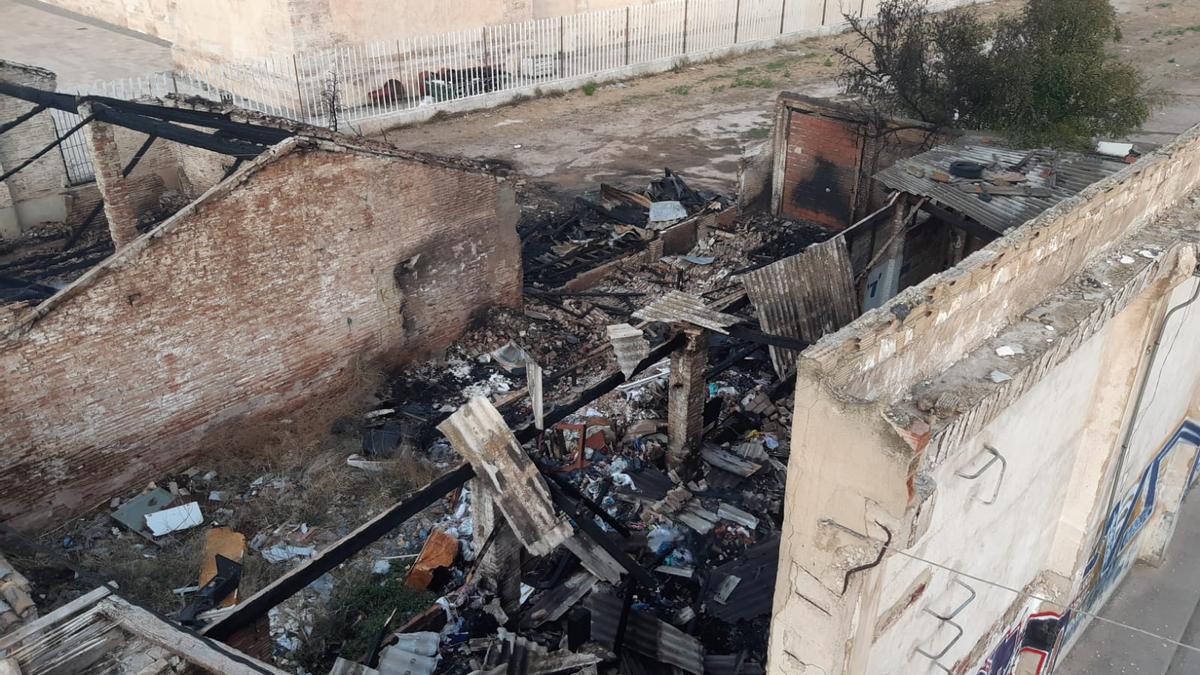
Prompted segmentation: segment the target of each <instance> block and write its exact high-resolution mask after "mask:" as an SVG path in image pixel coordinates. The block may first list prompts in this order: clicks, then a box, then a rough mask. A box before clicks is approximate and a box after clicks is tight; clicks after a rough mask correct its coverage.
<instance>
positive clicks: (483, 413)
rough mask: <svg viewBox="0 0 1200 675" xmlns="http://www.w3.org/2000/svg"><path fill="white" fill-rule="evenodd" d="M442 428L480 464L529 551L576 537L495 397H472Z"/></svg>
mask: <svg viewBox="0 0 1200 675" xmlns="http://www.w3.org/2000/svg"><path fill="white" fill-rule="evenodd" d="M437 428H438V431H441V432H442V434H443V435H445V436H446V438H447V439H449V441H450V444H451V445H452V446H454V449H455V450H457V451H458V452H459V454H461V455H462V456H463V457H465V458H466V459H467V461H468V462H470V463H471V465H472V466H473V467H475V475H476V476H477V477H478V479H479V480H480V481H482V482H484V483H485V484H486V485H487V486H488V491H489V492H491V493H492V497H493V499H494V500H495V504H496V507H497V508H498V509H499V510H500V512H501V513H503V514H504V519H505V520H506V521H507V522H508V524H509V526H510V527H512V530H513V533H514V534H516V536H517V539H519V540H520V541H521V545H522V546H524V547H525V550H526V551H529V553H530V554H532V555H546V554H547V553H550V552H551V551H553V550H554V549H555V548H556V547H557V546H558V545H559V544H561V543H563V542H564V541H566V539H567V538H568V537H570V536H571V533H572V529H571V525H570V523H567V522H566V521H565V520H564V519H562V518H560V517H559V516H558V515H557V514H556V513H555V512H554V504H553V503H551V501H550V490H549V488H547V487H546V482H545V479H543V478H542V476H541V473H540V472H539V471H538V467H537V465H536V464H534V463H533V460H532V459H530V458H529V455H527V454H526V453H525V449H524V448H522V447H521V442H520V441H518V440H517V437H516V436H514V435H513V433H512V431H511V430H510V429H509V428H508V425H507V424H506V423H505V422H504V418H503V417H501V415H500V412H499V411H498V410H496V408H495V406H493V405H492V404H491V402H490V401H488V400H487V399H485V398H482V397H475V398H472V399H471V400H469V401H467V402H466V403H465V404H464V405H463V406H461V407H460V408H459V409H458V410H456V411H455V412H454V414H452V415H450V416H449V417H447V418H446V419H445V420H443V421H442V423H441V424H439V425H438V427H437Z"/></svg>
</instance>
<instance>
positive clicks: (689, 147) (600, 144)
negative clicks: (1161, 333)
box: [385, 0, 1200, 194]
mask: <svg viewBox="0 0 1200 675" xmlns="http://www.w3.org/2000/svg"><path fill="white" fill-rule="evenodd" d="M1115 4H1116V5H1117V7H1118V11H1119V12H1120V21H1121V26H1122V30H1123V33H1124V40H1122V41H1121V42H1120V43H1118V44H1117V47H1116V49H1117V51H1118V52H1119V54H1120V55H1121V56H1122V57H1124V58H1127V59H1130V60H1132V61H1134V62H1135V63H1137V64H1139V65H1140V66H1141V67H1142V68H1143V70H1144V71H1145V72H1146V74H1147V76H1148V77H1149V78H1150V81H1151V82H1152V83H1153V84H1154V85H1156V86H1159V87H1162V88H1164V89H1166V90H1168V91H1170V92H1172V93H1174V94H1175V97H1174V98H1173V99H1172V100H1171V101H1170V102H1169V103H1168V104H1167V106H1166V107H1165V108H1164V109H1162V110H1160V111H1159V112H1157V113H1156V114H1155V116H1154V117H1153V118H1152V119H1151V121H1150V122H1149V123H1147V125H1146V128H1145V130H1144V131H1143V132H1141V133H1139V134H1137V135H1135V136H1134V137H1133V138H1132V139H1131V140H1138V141H1145V142H1151V143H1163V142H1165V141H1166V140H1169V138H1170V137H1171V136H1173V135H1175V134H1177V133H1179V132H1180V131H1183V130H1184V129H1187V128H1188V127H1189V126H1191V125H1193V124H1196V123H1197V122H1198V121H1200V2H1195V1H1194V0H1172V1H1170V2H1167V1H1159V0H1116V3H1115ZM1020 5H1021V3H1020V2H1018V1H1017V0H1002V1H1001V2H996V3H991V4H988V5H984V6H981V11H983V12H986V13H987V14H988V15H994V14H997V13H1000V12H1012V11H1015V10H1016V8H1018V7H1020ZM848 39H849V38H848V37H847V36H845V35H836V36H830V37H826V38H819V39H811V40H804V41H799V42H796V43H794V44H791V45H788V46H785V47H779V48H776V49H770V50H764V51H760V52H755V53H752V54H747V55H744V56H739V57H736V58H730V59H726V60H724V61H720V62H714V63H705V64H697V65H692V66H685V67H683V68H680V69H678V70H677V71H676V72H671V73H664V74H661V75H656V76H653V77H645V78H641V79H638V80H630V81H628V82H622V83H618V84H611V85H602V86H599V87H598V88H596V89H595V90H594V92H593V93H592V94H591V95H588V94H587V93H585V92H584V91H575V92H571V93H569V94H566V95H563V96H558V97H547V98H541V99H535V100H530V101H524V102H521V103H517V104H515V105H511V106H507V107H504V108H498V109H493V110H487V111H481V112H474V113H467V114H462V115H458V116H455V117H452V118H450V119H440V120H436V121H433V122H428V123H425V124H421V125H417V126H412V127H405V128H396V129H392V130H389V131H387V132H386V134H385V137H386V139H387V140H389V141H391V142H393V143H395V144H397V145H399V146H400V147H403V148H411V149H417V150H426V151H429V152H436V153H441V154H450V155H461V156H466V157H491V158H496V159H500V160H503V161H506V162H510V163H511V164H512V165H513V166H514V168H516V169H517V170H518V171H519V172H521V173H523V174H525V175H526V176H528V177H529V178H530V179H532V180H534V181H538V182H543V183H545V184H546V185H547V187H550V188H552V189H554V190H557V191H561V192H563V193H565V194H578V193H580V192H585V191H587V190H594V189H596V185H597V183H598V182H600V181H610V182H616V183H618V184H629V185H638V184H640V183H641V182H642V181H643V179H648V178H649V177H650V176H651V175H653V174H654V173H656V172H658V171H659V170H661V168H662V167H664V166H669V167H670V168H672V169H674V170H676V171H679V172H680V173H682V174H683V175H685V176H686V177H687V178H688V180H689V181H690V182H693V183H694V184H696V185H697V186H702V187H706V188H709V189H715V190H722V191H732V190H733V189H734V188H735V187H736V183H737V162H738V158H739V157H740V155H741V153H742V151H743V148H744V147H745V146H746V145H747V144H748V143H752V142H754V141H756V140H759V139H763V138H766V136H767V133H768V129H769V127H770V124H771V110H772V105H773V103H774V100H775V97H776V95H777V94H778V93H779V92H780V91H783V90H787V91H793V92H797V93H802V94H807V95H811V96H820V97H829V96H833V95H836V94H837V92H838V86H837V83H836V82H835V80H834V78H835V77H836V75H837V72H838V69H839V65H838V60H837V57H836V56H835V55H834V54H833V51H832V50H833V48H834V47H836V46H838V45H841V44H844V43H846V42H847V41H848Z"/></svg>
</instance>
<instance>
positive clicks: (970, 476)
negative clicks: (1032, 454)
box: [954, 445, 1008, 504]
mask: <svg viewBox="0 0 1200 675" xmlns="http://www.w3.org/2000/svg"><path fill="white" fill-rule="evenodd" d="M983 449H984V451H985V452H987V453H988V454H989V455H991V456H992V458H991V459H989V460H988V461H987V463H985V464H984V465H983V466H981V467H979V470H978V471H976V472H974V473H966V472H963V471H955V472H954V475H956V476H958V477H960V478H966V479H967V480H975V479H976V478H979V477H980V476H982V475H983V474H985V473H987V470H988V469H990V468H992V465H993V464H995V463H996V462H1000V477H999V478H998V479H996V489H994V490H992V496H991V498H990V499H981V500H980V501H982V502H983V503H984V504H995V503H996V498H997V497H999V496H1000V486H1001V485H1002V484H1003V483H1004V472H1005V471H1007V470H1008V460H1007V459H1004V455H1001V454H1000V451H999V450H997V449H995V448H993V447H992V446H990V445H985V446H983Z"/></svg>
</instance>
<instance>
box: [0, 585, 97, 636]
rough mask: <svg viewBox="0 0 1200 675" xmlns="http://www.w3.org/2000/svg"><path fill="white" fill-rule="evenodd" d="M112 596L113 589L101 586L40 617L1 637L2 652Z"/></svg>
mask: <svg viewBox="0 0 1200 675" xmlns="http://www.w3.org/2000/svg"><path fill="white" fill-rule="evenodd" d="M111 594H112V589H111V588H109V587H107V586H100V587H99V588H96V589H93V590H91V591H89V592H88V593H86V594H84V595H81V596H79V597H78V598H75V599H74V600H72V601H71V602H68V603H67V604H65V605H63V606H62V607H59V608H58V609H56V610H54V611H53V612H50V613H49V614H47V615H45V616H41V617H38V618H37V619H34V620H33V621H30V622H29V623H27V624H25V625H24V626H21V627H20V628H18V629H17V630H15V631H13V632H11V633H9V634H8V635H5V636H4V637H0V650H8V649H11V648H12V647H13V646H14V645H16V644H19V643H20V642H21V641H22V640H24V639H26V638H27V637H29V636H30V635H34V634H36V633H40V632H41V631H43V630H46V629H48V628H50V627H51V626H53V625H55V624H57V623H61V622H63V621H66V620H67V619H69V618H71V617H73V616H75V615H76V614H78V613H80V612H82V611H84V610H86V609H87V608H89V607H91V606H92V605H94V604H96V603H97V602H99V601H100V600H102V599H104V598H106V597H108V596H109V595H111Z"/></svg>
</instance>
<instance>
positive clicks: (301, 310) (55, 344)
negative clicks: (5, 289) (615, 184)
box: [0, 137, 521, 528]
mask: <svg viewBox="0 0 1200 675" xmlns="http://www.w3.org/2000/svg"><path fill="white" fill-rule="evenodd" d="M457 164H458V163H455V162H452V161H446V162H442V163H438V162H435V161H433V160H429V161H424V160H422V159H420V158H418V157H414V156H412V155H409V154H408V153H402V152H400V151H394V150H388V149H387V148H386V147H385V146H380V145H379V144H372V143H358V144H352V143H349V142H348V141H347V142H342V143H335V142H331V141H323V140H316V139H312V138H307V137H296V138H291V139H288V140H285V141H283V142H281V143H280V144H278V145H276V146H275V147H273V148H271V149H270V150H268V151H267V152H266V153H264V154H263V155H262V156H260V157H259V158H257V159H255V160H254V161H252V162H249V163H247V165H246V166H244V167H242V168H241V169H240V170H239V171H238V172H237V173H235V174H234V175H233V176H231V177H230V178H229V179H227V180H225V181H223V182H221V183H220V184H218V185H216V186H215V187H213V188H212V189H210V190H209V191H208V192H206V193H205V194H204V195H203V196H202V197H201V198H200V199H198V200H197V201H195V202H193V203H192V204H190V205H188V206H187V207H185V208H184V209H183V210H181V211H180V212H178V213H176V214H175V215H174V216H172V217H171V218H169V219H167V220H166V221H164V222H163V223H162V224H161V225H159V226H158V227H157V228H156V229H154V230H152V231H151V232H149V233H146V234H144V235H142V236H141V237H139V238H137V239H135V240H134V241H132V242H131V243H130V244H128V245H127V246H126V247H124V248H122V249H121V250H120V251H119V252H118V253H116V254H114V255H113V256H112V257H110V258H109V259H107V260H106V261H104V262H103V263H101V264H100V265H99V266H97V267H95V268H93V269H91V270H89V271H88V272H87V273H86V274H84V275H83V276H82V277H80V278H79V279H77V280H76V281H75V282H74V283H72V284H71V285H70V286H68V287H67V288H65V289H63V290H62V291H60V292H59V293H58V294H56V295H55V296H53V297H51V298H50V299H48V300H46V301H45V302H43V303H42V304H41V305H39V306H37V307H36V308H33V309H32V310H29V311H27V312H26V313H24V314H23V315H21V316H20V317H18V318H17V319H16V320H15V321H14V322H12V323H10V324H8V325H7V326H5V327H2V328H0V330H2V331H3V338H0V378H2V379H3V382H4V386H3V387H0V465H2V466H4V471H3V472H0V521H5V522H8V523H9V524H11V525H14V526H17V527H24V528H29V527H37V526H40V525H44V524H48V523H51V522H55V521H57V520H60V519H61V518H63V517H66V516H70V515H74V514H77V513H79V512H80V511H83V510H85V509H88V508H91V507H93V506H95V505H97V504H98V503H102V502H103V501H106V500H107V499H108V498H109V497H110V496H112V495H113V494H116V493H120V492H121V491H124V490H128V489H130V488H131V487H132V486H140V485H141V484H142V483H144V481H146V480H148V479H150V478H153V477H154V476H157V475H161V474H160V472H162V471H166V470H170V469H172V468H175V467H178V466H179V465H181V464H184V463H187V462H190V461H193V460H194V458H195V457H196V456H197V455H198V454H200V453H203V452H205V450H206V449H208V448H211V447H214V446H219V447H223V448H225V450H226V451H229V450H233V449H236V448H237V447H238V444H239V442H242V441H243V440H244V439H245V437H247V436H253V434H254V431H255V429H256V426H257V425H258V424H259V423H260V422H262V421H263V420H266V419H271V418H272V416H274V415H278V414H280V413H282V412H285V411H288V410H292V409H295V408H297V407H300V406H303V405H305V404H306V403H309V402H314V401H322V400H327V397H331V396H339V395H340V392H343V391H344V390H345V389H346V388H348V387H351V386H353V385H354V384H355V383H356V382H360V381H361V379H360V376H359V373H360V369H362V368H368V369H369V368H372V367H380V368H389V367H394V366H398V365H401V364H403V363H405V362H407V361H409V360H412V359H419V358H423V357H425V356H427V355H429V354H430V353H433V352H436V351H437V350H440V349H442V348H444V347H445V346H447V345H448V344H449V343H451V342H452V341H453V340H455V339H456V338H457V337H458V336H459V335H460V334H461V333H462V332H463V331H464V330H465V329H466V327H467V325H468V324H469V322H470V321H471V320H472V318H473V317H474V316H475V315H476V314H478V313H479V312H481V311H483V310H486V309H488V308H491V307H495V306H514V305H517V304H519V303H520V297H521V267H520V242H519V240H518V238H517V234H516V229H515V225H516V219H517V216H518V211H517V208H516V204H515V196H514V194H513V192H512V190H511V188H510V187H508V186H507V184H506V183H504V182H503V181H502V180H500V179H497V178H496V177H494V176H492V175H489V174H487V173H485V172H482V171H479V170H472V169H470V168H469V167H467V166H466V165H464V166H461V167H460V166H458V165H457ZM324 407H325V408H329V407H331V406H324ZM317 413H318V414H316V415H312V416H306V419H311V421H312V425H313V426H314V427H320V429H319V431H321V432H323V430H324V427H322V426H321V425H322V423H321V422H320V421H317V418H319V417H320V416H321V415H328V414H330V411H329V410H324V411H317ZM306 424H307V422H306Z"/></svg>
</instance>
